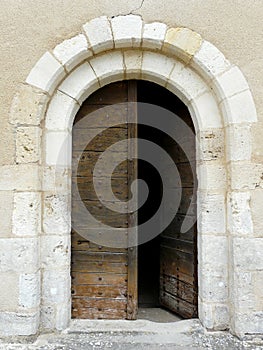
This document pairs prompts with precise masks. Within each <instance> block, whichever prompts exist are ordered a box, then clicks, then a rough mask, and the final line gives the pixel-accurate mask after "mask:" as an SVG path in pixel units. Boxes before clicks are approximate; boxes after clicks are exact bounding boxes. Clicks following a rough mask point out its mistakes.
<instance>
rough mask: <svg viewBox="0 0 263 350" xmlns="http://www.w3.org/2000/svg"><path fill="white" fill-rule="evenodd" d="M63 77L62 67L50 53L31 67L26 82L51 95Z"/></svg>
mask: <svg viewBox="0 0 263 350" xmlns="http://www.w3.org/2000/svg"><path fill="white" fill-rule="evenodd" d="M65 75H66V72H65V70H64V68H63V66H62V65H61V64H60V63H59V62H58V61H57V60H56V59H55V57H54V56H52V55H51V53H49V52H46V53H45V54H44V55H43V56H42V57H41V58H40V59H39V61H38V62H37V63H36V65H35V66H34V67H33V69H32V70H31V72H30V73H29V75H28V77H27V78H26V82H27V83H28V84H30V85H33V86H35V87H37V88H39V89H41V90H43V91H46V92H48V93H49V95H51V94H52V93H53V91H54V89H55V87H56V86H57V85H58V83H59V82H60V81H61V79H62V78H63V77H65Z"/></svg>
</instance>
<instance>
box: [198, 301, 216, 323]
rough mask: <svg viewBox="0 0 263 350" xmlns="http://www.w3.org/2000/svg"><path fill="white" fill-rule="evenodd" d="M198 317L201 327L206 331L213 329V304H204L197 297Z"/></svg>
mask: <svg viewBox="0 0 263 350" xmlns="http://www.w3.org/2000/svg"><path fill="white" fill-rule="evenodd" d="M198 316H199V319H200V321H201V323H202V325H203V326H204V327H205V328H207V329H213V326H214V314H213V304H211V303H207V302H204V301H203V300H202V299H200V297H198Z"/></svg>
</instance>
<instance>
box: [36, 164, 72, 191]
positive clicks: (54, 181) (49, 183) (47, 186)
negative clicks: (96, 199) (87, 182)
mask: <svg viewBox="0 0 263 350" xmlns="http://www.w3.org/2000/svg"><path fill="white" fill-rule="evenodd" d="M70 174H71V170H70V168H66V167H64V166H61V167H59V166H48V167H44V168H43V183H42V189H43V191H48V192H52V191H53V192H54V193H63V192H64V193H65V192H67V191H69V189H70V186H71V179H70Z"/></svg>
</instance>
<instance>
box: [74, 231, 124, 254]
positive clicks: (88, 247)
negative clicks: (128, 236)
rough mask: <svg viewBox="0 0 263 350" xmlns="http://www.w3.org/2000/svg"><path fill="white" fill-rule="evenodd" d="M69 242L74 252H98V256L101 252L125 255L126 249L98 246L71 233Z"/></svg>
mask: <svg viewBox="0 0 263 350" xmlns="http://www.w3.org/2000/svg"><path fill="white" fill-rule="evenodd" d="M71 241H72V243H71V245H72V249H73V250H74V251H85V252H99V253H100V254H101V253H103V252H108V253H122V254H127V249H126V248H117V247H110V246H103V245H99V244H96V243H94V242H92V241H90V240H88V239H86V238H85V236H81V235H78V234H76V233H72V239H71Z"/></svg>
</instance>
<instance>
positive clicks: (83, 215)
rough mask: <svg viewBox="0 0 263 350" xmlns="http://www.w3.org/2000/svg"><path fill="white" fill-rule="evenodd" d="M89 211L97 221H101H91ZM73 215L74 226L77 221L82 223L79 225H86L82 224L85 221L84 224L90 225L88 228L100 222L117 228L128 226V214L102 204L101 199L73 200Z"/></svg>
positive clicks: (97, 225) (96, 225)
mask: <svg viewBox="0 0 263 350" xmlns="http://www.w3.org/2000/svg"><path fill="white" fill-rule="evenodd" d="M87 211H88V212H89V213H90V214H91V215H92V216H93V217H94V218H95V219H96V221H99V222H96V223H95V222H94V223H91V222H89V221H88V220H87ZM72 216H73V219H72V225H73V227H74V224H75V223H76V224H77V222H78V223H80V224H79V227H85V226H81V223H83V225H85V223H86V224H87V225H88V226H87V228H92V227H99V226H100V222H101V223H102V224H104V225H109V226H111V227H116V228H118V227H127V226H128V221H127V220H128V215H127V214H126V213H124V214H122V213H118V212H116V211H113V210H110V209H108V208H107V207H105V206H104V205H103V204H101V202H100V201H88V200H83V201H74V202H72Z"/></svg>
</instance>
